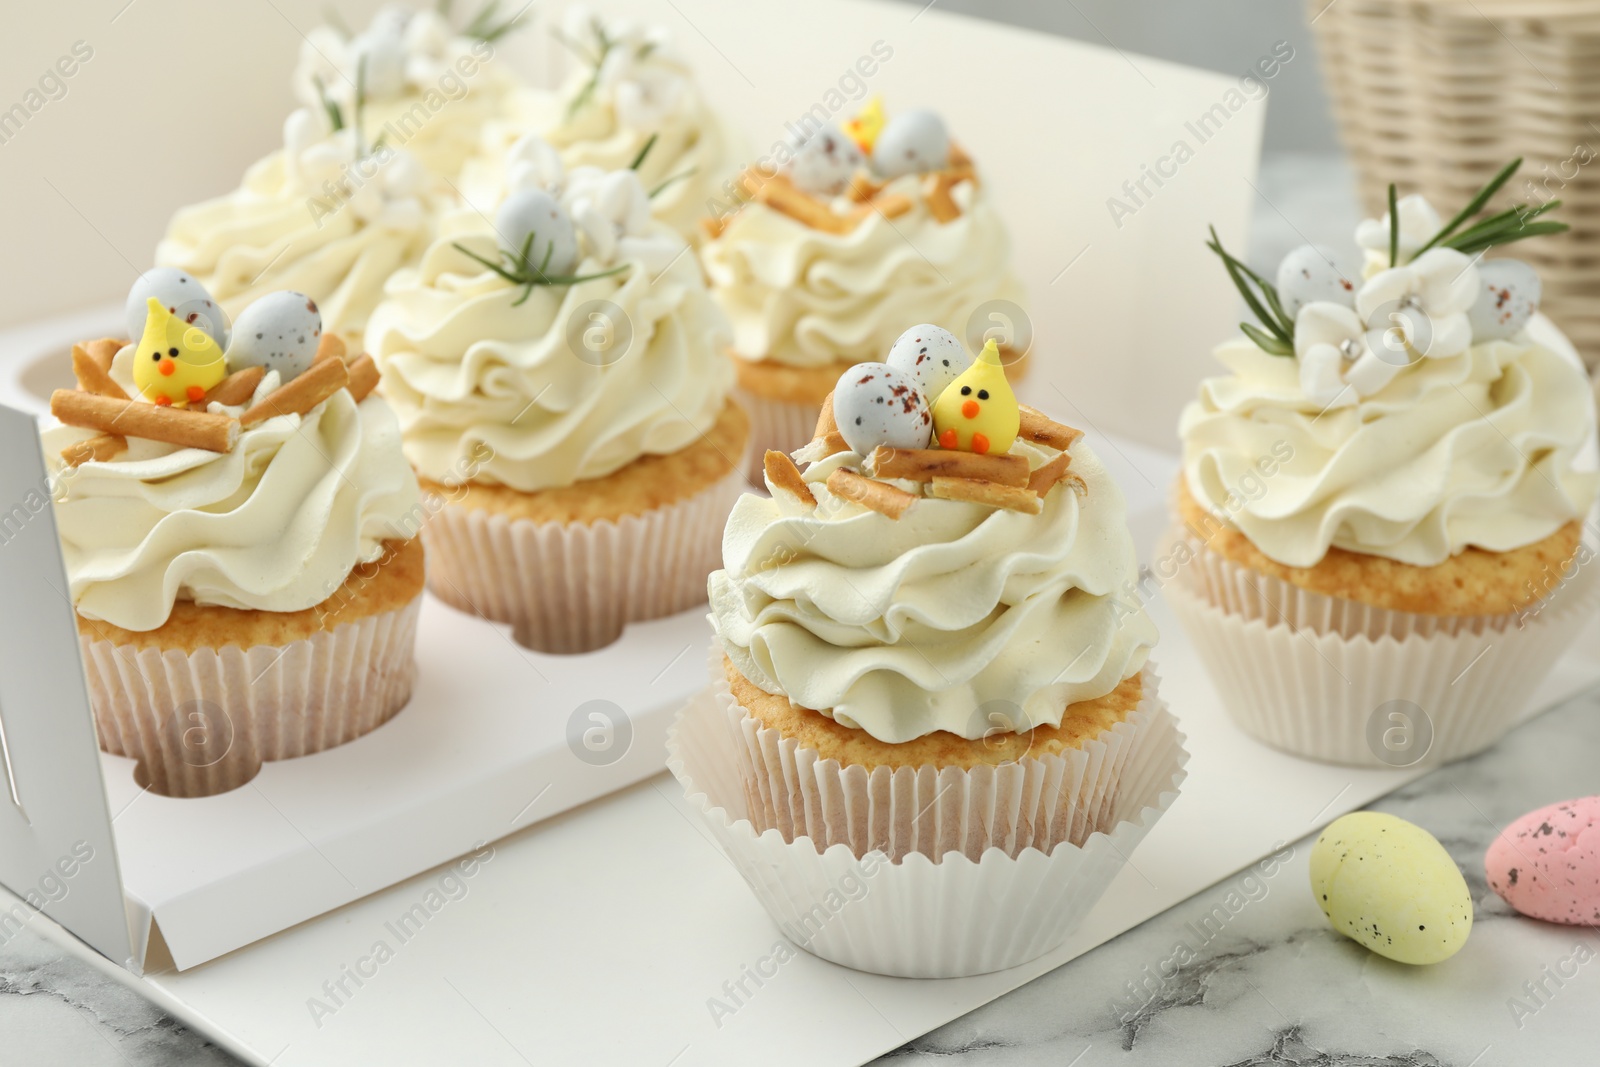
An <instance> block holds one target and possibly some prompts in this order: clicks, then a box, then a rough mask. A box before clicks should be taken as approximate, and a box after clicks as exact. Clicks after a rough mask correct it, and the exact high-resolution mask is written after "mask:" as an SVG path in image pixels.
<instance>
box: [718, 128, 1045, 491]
mask: <svg viewBox="0 0 1600 1067" xmlns="http://www.w3.org/2000/svg"><path fill="white" fill-rule="evenodd" d="M804 134H805V137H804V140H803V142H802V143H800V144H798V145H795V146H791V150H790V152H789V154H788V155H787V156H785V157H783V158H779V159H777V160H776V161H775V162H776V163H777V171H776V173H774V174H766V173H763V172H761V171H760V170H758V169H752V170H750V171H747V172H746V173H745V174H744V175H743V176H742V177H741V178H740V179H739V183H738V188H737V198H736V199H735V200H733V201H732V203H731V206H730V208H729V213H727V214H724V215H723V216H722V217H720V218H714V219H709V220H707V226H708V228H709V230H710V232H712V233H714V234H715V239H714V240H712V241H711V242H710V243H709V244H707V245H706V246H705V248H704V250H703V258H704V261H705V267H706V272H707V274H708V275H709V276H710V278H711V284H712V292H713V294H714V295H715V296H716V298H717V302H718V303H719V304H721V305H722V308H723V310H724V311H726V312H727V314H728V317H729V319H730V320H732V322H733V330H734V338H733V346H732V349H731V353H730V354H731V356H732V358H733V363H734V366H735V367H736V368H737V370H738V381H739V391H738V393H737V395H738V397H739V400H740V402H741V403H743V404H744V405H745V406H746V407H747V408H748V409H749V410H750V412H751V418H752V420H753V421H754V423H755V425H756V426H757V427H758V431H757V433H758V437H757V441H756V444H757V445H758V446H759V448H760V449H761V450H762V451H764V450H765V449H768V448H772V449H776V450H778V451H783V452H786V451H792V450H793V449H796V448H798V447H800V445H802V444H803V443H804V442H805V441H806V440H808V439H809V438H810V436H811V431H812V429H813V427H814V426H815V423H816V418H817V414H818V410H819V408H820V406H821V404H822V398H823V397H824V396H826V395H827V393H828V391H829V390H830V389H832V388H833V384H834V382H835V381H837V380H838V378H839V375H840V374H841V373H842V372H843V371H844V370H845V369H846V368H847V367H849V366H851V365H852V364H855V363H858V362H860V361H862V360H873V359H880V358H882V356H883V354H884V353H885V352H887V351H888V349H889V346H890V345H891V344H893V343H894V341H895V339H896V338H897V337H898V336H899V335H900V333H901V332H902V331H903V330H904V329H905V325H906V323H908V322H912V323H914V322H927V323H948V324H951V325H952V326H955V327H957V328H958V330H965V329H968V328H973V329H976V331H977V332H978V333H979V334H980V335H981V334H982V333H983V331H984V330H985V329H987V328H988V327H989V326H990V325H992V323H991V321H990V319H989V317H988V316H987V315H980V316H979V317H978V319H975V318H974V313H975V312H978V311H979V309H980V308H982V307H983V306H984V305H986V304H989V303H991V302H996V301H1003V302H1005V304H1006V305H1010V307H1011V308H1014V309H1016V310H1015V311H1012V312H1010V313H1009V314H1010V315H1011V316H1012V317H1015V315H1016V314H1017V313H1018V312H1020V308H1019V307H1018V305H1020V304H1021V303H1022V301H1023V292H1022V285H1021V282H1020V281H1019V280H1018V279H1017V276H1016V274H1015V273H1014V272H1013V271H1012V268H1011V241H1010V237H1009V236H1008V234H1007V232H1006V227H1005V224H1004V222H1002V221H1001V218H1000V214H999V212H998V211H997V210H996V208H995V206H994V203H993V198H992V196H991V195H990V193H989V191H988V189H987V187H986V186H985V185H984V183H983V182H982V181H981V180H980V179H979V176H978V172H977V170H976V168H975V167H974V165H973V163H972V161H971V160H970V159H969V158H968V157H967V155H966V153H965V152H963V151H962V150H961V148H960V146H958V145H957V144H955V143H954V141H953V140H952V139H951V136H950V134H949V132H948V131H947V130H946V128H945V124H944V122H943V120H942V119H940V118H939V116H938V115H936V114H934V113H933V112H931V111H925V110H914V111H906V112H904V113H901V114H897V115H893V116H890V117H889V118H887V120H885V117H884V114H883V111H882V108H881V105H880V104H878V102H877V101H873V102H872V103H871V104H870V105H869V106H868V107H867V108H866V110H865V111H863V112H862V114H861V115H859V116H857V117H856V118H855V119H854V120H852V121H851V122H850V123H848V124H847V128H846V129H840V128H838V127H822V128H817V127H816V125H815V123H814V122H813V124H812V125H811V126H809V127H808V128H807V129H806V130H805V131H804ZM1002 306H1004V305H1002ZM1003 317H1005V316H1002V318H1003ZM979 319H981V322H980V321H979ZM1010 328H1014V329H1020V327H1019V326H1018V324H1016V323H1011V324H1010ZM964 339H965V340H966V341H967V342H968V343H969V344H971V345H972V346H973V347H978V346H980V345H981V344H982V343H983V338H982V336H977V337H972V336H967V337H965V338H964ZM999 340H1000V342H1001V345H1002V348H1003V351H1002V356H1003V358H1004V359H1005V361H1006V363H1007V364H1008V365H1012V369H1011V373H1012V376H1013V377H1015V376H1016V375H1017V374H1018V373H1019V372H1020V370H1021V366H1020V365H1018V364H1017V361H1018V360H1020V359H1021V358H1022V356H1024V355H1025V350H1024V351H1017V350H1014V349H1013V348H1011V347H1008V345H1009V343H1010V342H1009V340H1008V339H1007V338H1000V339H999ZM1017 340H1019V341H1020V340H1021V338H1020V337H1018V338H1017ZM760 455H761V451H758V452H756V456H757V457H759V456H760ZM752 474H753V477H755V478H759V458H758V460H757V464H756V467H755V469H754V470H753V472H752Z"/></svg>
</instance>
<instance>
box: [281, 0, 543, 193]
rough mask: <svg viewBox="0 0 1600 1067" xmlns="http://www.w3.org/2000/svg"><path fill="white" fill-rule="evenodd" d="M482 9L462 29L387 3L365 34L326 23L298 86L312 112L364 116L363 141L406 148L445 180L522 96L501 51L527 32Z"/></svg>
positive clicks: (299, 69)
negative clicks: (510, 37) (504, 43)
mask: <svg viewBox="0 0 1600 1067" xmlns="http://www.w3.org/2000/svg"><path fill="white" fill-rule="evenodd" d="M495 8H496V5H495V4H493V3H485V4H483V5H482V6H481V7H479V8H478V10H477V13H476V14H475V15H474V16H473V17H472V18H471V19H469V20H468V21H467V22H466V24H465V25H463V26H461V27H459V28H457V27H455V26H453V25H451V22H450V20H449V19H448V18H447V17H446V16H445V15H444V14H443V13H442V10H441V11H435V10H428V9H423V10H419V11H412V10H409V9H408V8H406V7H404V6H403V5H397V4H389V5H386V6H384V7H383V8H381V9H380V10H379V11H378V13H377V14H376V15H375V16H373V19H372V22H371V24H370V25H368V26H367V28H366V29H364V30H362V31H361V32H360V33H354V34H352V33H350V32H348V31H346V30H342V29H338V28H334V27H331V26H319V27H317V28H316V29H314V30H312V31H311V32H310V33H308V34H306V37H305V41H304V43H303V44H302V45H301V48H300V61H299V63H298V64H297V65H296V67H295V71H294V76H293V81H292V84H293V88H294V93H295V96H296V97H297V98H298V99H299V101H300V103H301V104H302V105H303V106H304V107H306V108H308V109H310V110H313V111H316V110H330V109H337V110H338V112H339V113H340V114H342V115H345V116H352V115H354V114H356V112H357V110H358V107H357V105H358V100H359V103H360V110H361V111H362V118H363V128H364V131H365V135H366V136H367V137H369V138H370V139H371V140H372V141H373V142H374V143H376V142H378V141H380V140H381V141H382V142H383V143H384V144H387V145H388V146H389V147H390V148H394V149H404V150H405V152H406V153H407V154H409V155H410V156H411V157H413V158H414V159H416V160H417V162H418V163H420V164H421V165H422V167H423V169H424V170H426V171H427V173H428V174H429V175H431V176H432V177H433V178H434V180H435V182H436V183H438V184H441V185H444V186H445V188H446V189H447V188H448V182H449V181H450V180H453V179H454V178H455V177H456V175H457V174H459V173H460V171H461V166H462V164H463V163H465V162H466V161H467V159H468V158H469V157H470V156H471V155H472V154H473V153H474V152H476V151H477V149H478V139H479V137H480V136H481V135H482V132H483V129H484V127H485V125H486V124H487V123H489V122H490V121H492V120H495V119H499V118H503V117H504V116H505V115H506V114H507V113H508V108H509V107H510V102H511V100H512V98H513V97H514V96H515V95H516V94H517V93H518V92H519V91H520V90H521V89H522V83H521V81H520V79H518V78H517V77H516V75H515V74H513V73H512V71H511V69H510V67H509V65H508V63H507V61H506V60H505V59H504V58H502V57H500V56H499V55H498V54H497V52H496V49H497V46H498V45H499V43H500V42H501V41H502V39H503V38H504V37H505V36H506V35H507V34H509V33H512V32H513V31H515V30H517V29H520V28H521V26H522V22H523V20H522V19H521V18H520V17H519V16H507V17H503V18H501V17H497V15H496V10H495Z"/></svg>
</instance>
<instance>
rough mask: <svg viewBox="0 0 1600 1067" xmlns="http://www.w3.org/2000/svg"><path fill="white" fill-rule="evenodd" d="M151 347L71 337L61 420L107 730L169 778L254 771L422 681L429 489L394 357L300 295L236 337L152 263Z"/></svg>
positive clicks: (238, 326)
mask: <svg viewBox="0 0 1600 1067" xmlns="http://www.w3.org/2000/svg"><path fill="white" fill-rule="evenodd" d="M129 309H130V314H129V322H128V327H129V333H130V334H132V336H133V337H134V338H136V340H135V341H133V342H132V343H129V342H124V341H117V340H103V341H95V342H91V343H89V344H86V345H80V346H77V347H76V348H75V349H74V350H73V356H72V359H73V369H74V371H75V373H76V376H77V380H78V386H77V388H76V389H63V390H58V391H57V392H56V393H55V395H54V396H53V397H52V402H51V409H52V412H53V413H54V414H55V415H56V417H57V418H58V419H59V421H60V423H61V425H59V426H56V427H54V428H51V429H48V430H46V431H45V433H44V441H45V446H46V455H47V458H48V459H49V462H50V466H51V475H52V484H53V485H54V487H55V498H54V505H55V515H56V524H57V526H58V527H59V529H60V532H61V540H62V550H63V554H64V556H65V560H66V567H67V576H68V579H69V581H70V583H71V596H72V601H73V604H74V606H75V607H76V609H77V615H78V628H79V632H80V634H81V638H82V643H83V652H84V663H85V666H86V669H87V672H88V680H89V694H90V700H91V703H92V705H93V708H94V714H95V722H96V728H97V731H98V733H99V738H100V745H101V747H102V748H104V749H105V750H106V751H107V752H111V753H114V754H116V755H121V756H128V757H131V758H133V759H136V760H138V761H139V768H138V771H137V773H138V775H139V776H140V778H141V780H142V781H143V782H144V783H146V784H148V785H149V786H150V788H152V789H154V790H156V791H157V792H160V793H164V794H167V795H169V796H202V795H209V794H213V793H219V792H223V791H225V790H228V789H232V788H236V787H238V786H239V785H242V784H244V783H245V782H247V781H249V780H250V779H251V778H252V777H254V775H255V773H256V771H257V770H258V769H259V768H260V766H261V762H262V761H263V760H279V759H288V758H292V757H295V756H303V755H308V754H310V753H313V752H317V751H320V750H322V749H325V748H329V747H331V746H333V745H338V744H342V743H344V742H346V741H350V740H352V739H354V738H356V737H358V736H360V735H361V734H363V733H366V732H368V731H370V730H372V729H374V728H376V727H377V726H379V725H381V724H382V723H384V722H385V721H387V720H388V719H389V718H390V717H391V716H393V715H394V714H395V713H396V712H398V711H399V710H400V709H401V707H403V706H404V704H405V703H406V701H407V700H408V699H409V697H410V693H411V684H412V677H413V671H414V667H413V660H412V646H413V642H414V638H415V633H416V622H417V612H418V609H419V606H420V604H421V599H422V589H423V560H422V552H423V550H422V545H421V543H420V541H418V540H417V538H416V532H417V530H416V528H417V525H418V519H419V515H420V506H419V505H420V498H419V495H418V492H417V483H416V478H415V476H414V475H413V474H412V472H411V469H410V467H409V466H408V465H407V463H406V462H405V457H404V455H403V454H402V453H401V451H400V430H399V426H398V424H397V423H396V422H395V418H394V414H393V412H391V411H390V409H389V407H388V405H387V404H385V403H384V402H383V400H382V399H381V398H379V397H377V396H375V395H372V389H373V387H374V386H375V385H376V383H377V378H378V374H377V368H376V366H375V365H374V364H373V362H372V360H371V359H370V358H367V357H365V356H363V357H360V358H358V359H355V360H351V361H349V362H348V363H347V362H346V360H345V359H343V358H342V351H341V345H340V343H339V342H338V340H337V339H336V338H335V337H333V336H332V335H331V334H327V333H325V332H324V331H323V329H322V323H321V317H320V315H319V314H318V311H317V307H316V304H315V303H314V302H313V301H312V300H310V299H309V298H308V297H306V296H305V294H303V293H295V292H278V293H271V294H267V295H265V296H263V297H262V298H261V299H260V300H258V301H257V302H256V303H254V304H251V305H250V306H248V307H246V308H245V309H244V311H243V313H242V314H241V315H240V316H239V318H238V321H237V322H236V323H234V324H233V327H232V330H231V332H230V331H229V330H228V329H227V328H226V326H225V324H224V322H223V321H222V318H221V316H219V315H218V314H216V311H215V304H214V303H213V302H212V301H211V299H210V296H209V294H207V293H206V292H205V290H204V288H203V287H202V286H200V284H199V283H198V282H197V281H196V280H195V279H193V278H192V277H188V276H186V275H181V274H180V273H179V272H176V271H172V270H155V271H151V272H148V273H147V274H145V275H144V276H142V277H141V278H140V280H139V281H138V282H137V283H136V284H135V286H134V289H133V292H132V294H131V295H130V298H129Z"/></svg>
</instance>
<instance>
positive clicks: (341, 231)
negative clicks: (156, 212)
mask: <svg viewBox="0 0 1600 1067" xmlns="http://www.w3.org/2000/svg"><path fill="white" fill-rule="evenodd" d="M374 136H375V133H374V131H373V129H372V128H371V127H370V126H369V125H368V124H367V123H366V122H364V121H363V116H362V115H361V114H360V113H359V112H357V111H348V110H342V109H341V108H340V107H339V106H338V105H336V104H330V106H329V107H328V108H326V109H324V108H315V109H313V108H301V109H299V110H297V111H295V112H293V113H292V114H291V115H290V116H289V117H288V119H287V120H286V121H285V122H284V127H283V140H284V145H283V148H282V149H280V150H278V151H276V152H274V153H272V154H271V155H269V156H267V157H266V158H265V159H262V160H260V161H259V162H257V163H255V164H253V165H252V166H251V167H250V169H249V170H248V171H246V173H245V176H244V182H243V184H242V185H241V186H240V187H239V188H238V189H236V190H234V191H233V192H231V193H229V194H227V195H226V196H222V197H219V198H217V199H215V200H208V201H206V202H204V203H201V204H196V205H194V206H192V207H186V208H182V209H181V210H179V211H178V212H177V214H175V215H174V216H173V217H172V221H171V223H170V224H169V225H168V227H167V233H166V236H165V237H163V238H162V239H161V243H160V244H159V245H158V246H157V247H156V262H157V263H158V264H160V265H161V266H164V267H171V268H173V269H175V270H180V271H183V272H185V273H187V274H189V275H191V276H192V277H194V278H195V279H197V280H198V281H199V282H200V283H201V284H202V285H204V286H205V287H206V289H207V290H209V292H210V293H211V294H212V296H214V297H215V299H216V300H217V302H218V303H219V304H221V306H222V308H223V310H224V311H225V312H226V313H227V314H228V315H230V316H233V315H238V314H239V313H240V312H242V311H243V310H244V309H245V307H247V306H248V305H250V304H252V303H254V302H255V301H257V300H259V299H260V298H261V297H263V296H265V295H266V294H267V293H270V292H275V291H278V290H284V289H289V290H293V291H295V292H301V293H305V294H306V295H308V296H309V297H311V298H312V299H313V300H315V301H316V302H317V305H318V306H319V307H320V308H321V311H322V318H323V322H324V324H325V326H326V327H327V329H328V331H329V332H330V333H333V334H334V335H336V336H337V337H339V339H340V340H341V341H343V342H344V343H345V344H346V345H347V346H348V347H349V348H351V349H353V350H359V349H360V346H361V339H362V333H363V331H364V330H365V328H366V323H367V317H368V316H369V315H370V314H371V313H372V309H373V308H375V307H377V305H378V301H379V300H380V299H382V296H383V284H384V282H385V281H387V280H388V278H389V275H390V274H392V273H394V272H395V271H396V270H399V269H400V268H401V267H403V266H405V265H407V264H409V263H412V262H414V261H415V260H416V259H417V258H418V257H419V256H420V255H421V254H422V250H423V249H424V248H426V247H427V244H428V240H429V233H430V222H429V215H430V212H431V210H432V209H431V208H430V207H429V206H428V202H429V193H428V186H429V177H428V174H427V172H426V171H425V170H424V169H423V167H422V165H421V164H420V163H418V162H417V160H416V158H415V157H414V156H412V155H411V153H410V152H409V151H407V150H406V149H403V148H396V147H394V146H393V145H390V144H388V143H380V142H377V141H376V140H375V139H374Z"/></svg>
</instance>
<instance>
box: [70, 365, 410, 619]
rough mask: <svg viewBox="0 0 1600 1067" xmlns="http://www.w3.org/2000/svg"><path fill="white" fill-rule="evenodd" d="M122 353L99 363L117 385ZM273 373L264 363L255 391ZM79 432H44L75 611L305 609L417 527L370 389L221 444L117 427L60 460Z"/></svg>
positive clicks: (387, 417) (119, 615) (403, 467)
mask: <svg viewBox="0 0 1600 1067" xmlns="http://www.w3.org/2000/svg"><path fill="white" fill-rule="evenodd" d="M132 357H133V346H131V345H130V346H128V347H126V348H124V349H123V350H122V351H121V352H120V353H118V355H117V357H116V359H115V361H114V362H113V364H112V376H113V377H114V378H116V379H117V380H118V381H119V382H120V383H121V384H122V385H123V387H124V388H125V389H126V390H127V391H128V392H129V394H130V395H132V394H134V392H135V390H134V389H133V374H132ZM277 384H278V373H277V371H269V372H268V373H267V375H266V377H265V378H264V379H263V380H262V382H261V385H260V386H259V387H258V389H257V391H256V395H257V396H258V397H259V396H263V395H265V394H266V393H267V392H269V391H270V390H272V389H274V388H276V387H277ZM212 410H213V411H214V412H219V413H220V412H226V413H228V414H232V415H238V414H239V413H240V412H242V411H243V410H244V409H243V408H242V407H240V408H223V407H222V406H221V405H217V404H213V405H212ZM91 436H93V432H92V431H89V430H83V429H78V428H75V427H71V426H56V427H53V428H51V429H49V430H46V431H45V433H44V445H45V453H46V455H47V456H49V457H51V460H50V462H51V464H52V470H51V474H52V479H53V481H54V484H55V487H56V491H55V517H56V525H57V527H58V528H59V530H60V533H61V545H62V551H63V553H64V555H65V557H66V564H67V578H68V581H69V583H70V584H71V595H72V600H73V603H74V604H75V605H76V606H77V609H78V612H79V614H81V615H83V616H84V617H85V618H89V619H100V620H104V621H106V622H109V623H112V624H113V625H116V626H120V627H122V628H123V629H125V630H136V631H145V630H153V629H155V628H157V627H159V626H160V625H162V624H163V623H164V622H166V621H167V618H168V616H169V615H170V614H171V612H172V606H173V604H174V603H175V602H176V601H178V600H189V601H194V602H195V603H198V604H209V605H216V606H221V607H228V608H253V609H258V610H262V611H283V612H288V611H304V610H306V609H308V608H311V607H315V606H316V605H317V604H320V603H322V602H323V601H324V600H327V599H328V597H330V596H332V595H333V593H334V592H335V591H336V590H337V589H338V588H339V586H340V585H342V584H343V583H344V582H345V580H346V579H347V578H348V577H349V576H350V572H351V571H352V570H354V569H355V568H356V567H357V566H359V565H361V564H363V563H370V562H372V561H373V560H375V559H377V558H378V557H379V556H380V555H381V554H382V551H383V542H384V541H385V540H390V539H397V540H403V539H406V538H409V537H411V536H413V535H414V534H415V533H416V529H417V524H418V519H419V514H418V512H417V511H416V509H417V507H418V504H419V496H418V492H417V480H416V476H415V475H414V474H412V472H411V468H410V467H409V466H408V465H407V463H406V461H405V457H404V456H403V455H402V454H401V451H400V428H399V426H398V425H397V423H396V422H395V418H394V414H393V412H391V411H390V409H389V406H388V405H387V404H385V403H384V402H383V400H382V399H380V398H378V397H375V396H373V397H368V398H367V399H366V400H364V401H362V402H361V403H360V404H357V403H356V402H355V400H354V398H353V397H351V395H350V393H349V392H348V391H347V390H343V389H341V390H339V391H338V392H337V393H335V394H334V395H333V396H332V397H331V398H329V399H328V400H326V401H324V402H323V403H321V404H319V405H317V406H316V407H315V408H313V409H311V410H310V411H309V412H307V413H306V414H305V415H279V416H276V417H273V418H270V419H266V420H264V421H262V422H260V423H258V424H256V425H255V426H254V427H252V428H250V429H247V430H245V431H244V433H242V434H241V435H240V437H239V442H238V444H237V445H236V446H235V447H234V449H233V451H231V452H226V453H218V452H207V451H205V450H203V449H198V448H178V447H176V446H173V445H169V444H164V443H162V442H159V441H148V440H143V439H140V438H129V439H128V447H127V450H126V451H125V452H123V453H122V454H120V455H118V456H116V457H114V458H112V459H110V460H106V461H98V462H90V463H85V464H83V465H82V466H80V467H78V468H76V469H67V468H64V467H63V466H62V464H61V461H60V458H59V457H60V453H61V450H62V449H63V448H65V447H67V446H68V445H70V444H73V443H75V442H77V441H80V440H83V439H85V438H87V437H91Z"/></svg>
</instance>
